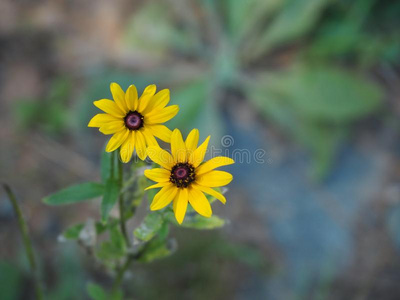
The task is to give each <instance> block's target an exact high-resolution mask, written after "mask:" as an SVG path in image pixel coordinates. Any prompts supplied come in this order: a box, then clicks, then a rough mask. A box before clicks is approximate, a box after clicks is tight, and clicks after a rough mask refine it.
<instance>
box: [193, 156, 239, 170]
mask: <svg viewBox="0 0 400 300" xmlns="http://www.w3.org/2000/svg"><path fill="white" fill-rule="evenodd" d="M234 163H235V161H234V160H233V159H232V158H229V157H226V156H217V157H214V158H212V159H210V160H209V161H206V162H205V163H204V164H201V165H200V166H198V167H197V169H196V175H201V174H204V173H207V172H208V171H211V170H213V169H215V168H218V167H222V166H227V165H231V164H234Z"/></svg>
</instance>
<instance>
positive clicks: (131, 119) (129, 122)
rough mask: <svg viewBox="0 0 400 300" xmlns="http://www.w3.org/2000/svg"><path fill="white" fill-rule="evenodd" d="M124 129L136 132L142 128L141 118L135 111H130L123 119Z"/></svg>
mask: <svg viewBox="0 0 400 300" xmlns="http://www.w3.org/2000/svg"><path fill="white" fill-rule="evenodd" d="M124 121H125V126H126V128H128V129H130V130H138V129H139V128H141V127H142V126H143V116H142V115H141V114H140V113H138V112H137V111H130V112H129V113H128V114H127V115H126V116H125V118H124Z"/></svg>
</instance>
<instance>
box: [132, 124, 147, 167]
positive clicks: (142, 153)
mask: <svg viewBox="0 0 400 300" xmlns="http://www.w3.org/2000/svg"><path fill="white" fill-rule="evenodd" d="M135 147H136V153H137V155H138V156H139V158H140V159H141V160H145V159H146V156H147V154H146V140H145V139H144V136H143V133H141V132H140V131H136V142H135Z"/></svg>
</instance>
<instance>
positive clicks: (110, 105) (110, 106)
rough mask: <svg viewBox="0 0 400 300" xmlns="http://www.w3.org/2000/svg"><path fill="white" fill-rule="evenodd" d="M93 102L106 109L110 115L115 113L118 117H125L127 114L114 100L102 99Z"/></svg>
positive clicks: (103, 109)
mask: <svg viewBox="0 0 400 300" xmlns="http://www.w3.org/2000/svg"><path fill="white" fill-rule="evenodd" d="M93 104H94V105H95V106H96V107H98V108H100V109H101V110H102V111H104V112H106V113H108V114H110V115H113V116H115V117H117V118H124V117H125V115H126V114H125V113H124V112H123V111H122V110H121V109H120V108H119V107H118V105H117V104H116V103H115V102H114V101H111V100H108V99H102V100H98V101H94V102H93Z"/></svg>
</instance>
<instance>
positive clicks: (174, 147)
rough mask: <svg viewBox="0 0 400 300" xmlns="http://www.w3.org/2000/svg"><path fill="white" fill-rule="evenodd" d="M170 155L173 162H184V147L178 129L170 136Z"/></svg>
mask: <svg viewBox="0 0 400 300" xmlns="http://www.w3.org/2000/svg"><path fill="white" fill-rule="evenodd" d="M171 153H172V156H173V157H174V161H175V162H186V160H187V158H186V146H185V143H184V142H183V138H182V134H181V132H180V130H179V129H175V130H174V131H173V132H172V135H171Z"/></svg>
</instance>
